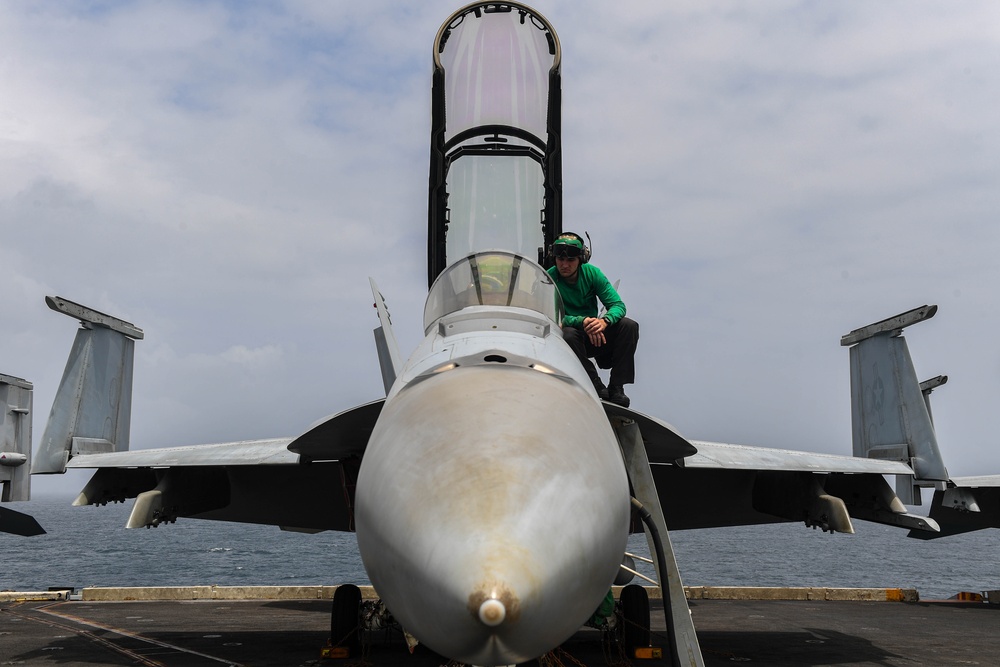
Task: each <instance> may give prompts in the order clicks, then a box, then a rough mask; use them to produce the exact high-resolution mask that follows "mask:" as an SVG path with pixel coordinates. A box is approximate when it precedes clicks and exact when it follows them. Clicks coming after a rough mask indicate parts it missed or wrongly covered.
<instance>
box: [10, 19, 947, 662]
mask: <svg viewBox="0 0 1000 667" xmlns="http://www.w3.org/2000/svg"><path fill="white" fill-rule="evenodd" d="M560 61H561V48H560V44H559V39H558V37H557V35H556V33H555V31H554V29H553V28H552V26H551V24H550V23H549V22H548V21H547V20H546V19H545V18H544V17H543V16H541V14H539V13H538V12H537V11H535V10H534V9H531V8H530V7H527V6H525V5H522V4H519V3H514V2H503V3H496V2H477V3H474V4H472V5H469V6H467V7H464V8H463V9H460V10H459V11H457V12H455V13H454V14H453V15H451V16H450V17H448V19H447V20H446V21H445V22H444V24H443V25H442V26H441V28H440V30H439V31H438V33H437V35H436V37H435V39H434V46H433V79H432V127H431V153H430V178H429V207H428V209H429V215H428V221H429V228H428V284H429V291H428V295H427V300H426V305H425V308H424V318H423V328H424V336H425V337H424V339H423V342H421V343H420V345H419V346H418V347H417V349H416V350H415V351H414V352H413V353H412V354H411V355H410V356H409V358H408V359H407V360H406V361H405V362H404V361H403V356H402V355H401V353H400V350H399V348H398V345H397V343H396V338H395V335H394V333H393V329H392V323H391V321H390V317H389V313H388V309H387V308H386V304H385V300H384V299H383V296H382V294H381V292H380V291H379V289H378V288H377V287H376V286H375V283H374V281H373V282H372V284H371V286H372V292H373V296H374V300H375V305H376V308H377V313H378V319H379V326H378V328H377V329H376V330H375V342H376V348H377V350H378V356H379V362H380V370H381V374H382V378H383V382H384V386H385V391H386V395H385V397H384V398H379V399H378V400H374V401H372V402H369V403H366V404H363V405H359V406H356V407H353V408H350V409H347V410H343V411H340V412H337V413H336V414H333V415H331V416H329V417H326V418H324V419H321V420H319V421H318V422H316V423H315V424H314V425H313V426H311V427H309V428H308V429H305V430H304V431H303V432H302V433H301V434H299V435H298V436H296V437H288V438H278V439H270V440H259V441H244V442H230V443H219V444H207V445H201V446H193V447H175V448H167V449H139V450H131V451H130V450H129V421H130V414H131V391H132V372H133V350H134V344H135V341H136V340H140V339H142V338H143V336H144V332H143V331H142V330H141V329H139V328H138V327H136V326H135V325H133V324H131V323H129V322H125V321H123V320H120V319H118V318H115V317H113V316H110V315H107V314H104V313H100V312H98V311H95V310H93V309H90V308H87V307H86V306H82V305H80V304H77V303H74V302H72V301H69V300H68V299H64V298H62V297H49V298H47V299H46V301H47V303H48V305H49V307H50V308H52V309H53V310H55V311H57V312H60V313H63V314H66V315H68V316H71V317H73V318H75V319H78V320H80V322H81V323H82V328H81V329H80V330H79V331H78V332H77V338H76V341H75V342H74V345H73V348H72V350H71V352H70V356H69V361H68V362H67V366H66V370H65V373H64V375H63V379H62V382H61V384H60V387H59V390H58V393H57V396H56V399H55V402H54V405H53V408H52V411H51V415H50V418H49V421H48V424H47V426H46V428H45V432H44V434H43V436H42V439H41V443H40V446H39V448H38V451H37V452H35V455H34V457H33V460H32V461H31V472H32V473H33V474H57V473H62V472H65V471H66V470H67V469H75V468H89V469H95V470H96V472H95V474H94V475H93V477H92V478H91V480H90V481H89V482H88V483H87V485H86V487H85V488H84V489H83V491H82V492H81V493H80V495H79V497H78V498H77V499H76V501H75V503H74V504H76V505H93V504H98V505H103V504H105V503H108V502H124V501H126V500H128V499H132V498H134V499H135V503H134V505H133V508H132V512H131V515H130V517H129V519H128V524H127V525H128V527H129V528H141V527H149V526H159V525H162V524H165V523H171V522H174V521H176V520H178V519H179V518H197V519H206V520H218V521H237V522H248V523H259V524H270V525H276V526H281V527H282V528H287V529H294V530H297V531H307V532H308V531H323V530H338V531H354V532H356V533H357V539H358V547H359V550H360V554H361V558H362V560H363V562H364V566H365V569H366V571H367V573H368V576H369V577H370V580H371V582H372V583H373V584H374V586H375V589H376V590H377V591H378V594H379V595H380V596H381V598H382V600H383V602H384V604H385V607H386V608H387V609H388V610H389V612H390V613H391V616H392V618H393V619H394V620H395V621H396V622H398V623H399V624H400V625H401V626H402V627H403V628H405V629H406V631H407V632H408V633H410V634H411V635H412V636H414V637H416V638H417V639H418V640H419V641H420V642H422V643H424V644H426V645H427V646H428V647H430V648H431V649H433V650H434V651H436V652H438V653H440V654H442V655H444V656H447V657H448V658H451V659H454V660H458V661H461V662H465V663H469V664H476V665H510V664H515V663H520V662H524V661H527V660H530V659H534V658H537V657H538V656H541V655H543V654H545V653H546V652H548V651H551V650H553V649H555V648H556V647H558V646H559V645H560V644H561V643H562V642H563V641H564V640H566V639H567V638H568V637H570V636H571V635H572V634H573V633H574V632H576V631H577V630H578V629H579V628H580V627H581V625H582V624H584V623H585V622H587V621H588V619H589V618H590V617H591V616H592V614H593V613H594V611H595V609H597V608H598V607H599V606H600V604H601V602H602V600H604V599H605V597H606V595H607V593H608V591H609V589H610V587H611V585H612V583H613V582H614V581H615V580H616V578H618V577H619V575H620V574H621V573H622V572H623V562H626V561H628V556H627V555H626V553H625V549H626V541H627V538H628V536H629V534H630V532H638V531H641V530H645V532H646V533H647V536H648V538H649V540H650V544H651V552H652V553H655V554H657V559H656V566H657V567H656V569H657V571H658V579H659V581H660V584H661V586H662V587H663V588H664V597H665V599H667V600H669V601H670V602H669V604H667V605H666V608H667V611H668V616H669V618H670V620H669V622H668V630H669V637H670V639H671V641H670V646H669V647H668V651H667V657H668V658H669V659H670V662H671V663H672V664H690V665H699V664H703V661H702V658H701V653H700V649H699V647H698V643H697V637H696V635H695V632H694V628H693V626H692V625H691V620H690V615H689V614H688V613H687V606H686V602H685V601H684V594H683V590H682V588H681V578H680V575H679V573H678V572H677V568H676V563H675V562H674V561H673V557H672V552H671V550H670V545H669V536H668V533H667V526H669V527H670V529H689V528H700V527H711V526H734V525H745V524H761V523H772V522H783V521H795V522H802V523H804V524H805V525H807V526H812V527H820V528H822V529H824V530H829V531H841V532H853V525H852V519H863V520H868V521H875V522H880V523H886V524H890V525H897V526H901V527H906V528H909V529H911V530H912V531H915V532H920V533H934V532H935V531H937V530H938V526H937V525H936V523H935V522H934V521H933V520H931V519H928V518H926V517H921V516H915V515H911V514H909V513H908V512H907V511H906V508H905V507H904V505H903V503H902V502H901V501H900V498H899V497H898V496H897V493H895V492H893V490H892V489H891V488H890V486H889V485H888V483H887V482H886V481H885V477H884V476H887V475H894V476H896V478H897V482H898V488H899V489H900V491H899V492H900V493H902V494H905V495H906V496H907V499H908V500H913V496H914V493H913V489H914V485H916V486H918V487H919V486H926V485H939V486H942V485H946V484H947V483H948V474H947V470H946V469H945V468H944V466H943V464H942V463H941V456H940V453H939V452H938V448H937V443H936V441H935V440H934V438H933V424H932V423H931V420H930V416H929V410H928V407H927V403H926V402H925V400H924V395H923V394H922V393H921V389H920V386H919V384H917V383H916V379H915V375H914V374H913V371H912V364H911V363H910V361H909V353H908V352H907V351H906V347H905V342H904V341H903V339H902V337H901V336H900V335H899V334H900V332H901V331H902V329H903V327H905V326H908V325H909V324H912V323H914V322H916V321H919V320H921V319H925V318H926V317H929V316H930V315H932V314H933V312H930V311H931V309H930V308H926V307H925V308H923V309H917V311H912V312H911V313H906V314H904V315H902V316H899V317H897V318H892V319H890V320H887V321H885V322H882V323H878V324H876V325H872V326H871V327H867V328H865V329H861V330H857V331H855V332H852V334H853V335H849V337H846V338H845V340H847V341H848V342H847V343H845V344H849V345H851V346H852V368H856V369H857V372H856V374H857V381H856V386H854V388H853V389H852V391H853V392H854V394H855V399H856V400H855V402H856V406H855V421H856V424H855V452H854V454H855V455H854V456H834V455H828V454H817V453H808V452H796V451H786V450H777V449H766V448H760V447H748V446H740V445H732V444H720V443H709V442H701V441H695V440H688V439H687V438H685V437H683V436H682V435H681V434H679V433H678V432H677V431H676V429H674V428H673V427H671V426H670V425H669V424H667V423H666V422H664V421H661V420H660V419H657V418H656V417H653V416H649V415H646V414H643V413H641V412H638V411H635V410H630V409H626V408H623V407H620V406H618V405H615V404H612V403H608V402H603V401H601V399H600V397H599V396H598V394H597V393H596V391H595V389H594V387H593V384H592V383H591V381H590V380H589V379H588V377H587V374H586V373H585V371H584V369H583V368H582V366H581V365H580V363H579V361H578V360H577V358H576V357H575V355H574V353H573V352H572V351H571V350H570V348H569V347H568V345H567V344H566V343H565V342H564V341H563V339H562V334H561V327H560V324H561V320H562V317H563V314H564V313H563V306H562V303H561V300H560V297H559V293H558V291H557V289H556V287H555V285H554V284H553V282H552V280H551V279H550V278H549V275H548V274H547V273H546V271H545V266H546V265H547V264H548V263H550V261H551V260H550V258H549V256H548V248H549V247H550V246H551V244H552V242H553V240H554V239H555V238H556V236H558V235H559V234H560V233H561V232H562V173H561V143H560V137H561V118H560V99H561V97H560V91H561V77H560ZM855 357H857V359H858V360H857V361H855ZM852 377H853V376H852ZM0 379H2V380H3V383H4V384H0V387H10V388H15V387H17V388H18V391H19V392H22V391H26V389H25V388H24V386H23V385H24V383H23V381H21V384H18V383H17V382H16V381H11V380H8V379H7V377H6V376H3V377H0ZM873 387H874V389H873ZM6 391H7V394H8V395H9V396H10V397H13V396H14V394H15V392H14V391H13V390H12V389H7V390H6ZM17 400H18V401H21V402H20V403H15V402H14V399H13V398H8V410H7V414H8V415H10V414H15V415H23V414H25V408H24V407H23V396H20V394H19V395H18V398H17ZM12 406H13V407H12ZM18 406H22V407H18ZM904 413H905V415H906V419H905V420H904V422H900V424H901V425H898V427H894V428H888V427H884V425H885V424H888V423H890V422H893V421H894V420H896V421H898V420H899V415H900V414H904ZM16 420H19V421H17V423H18V424H20V423H22V422H23V417H16ZM14 421H15V420H12V419H9V420H7V421H5V422H4V427H5V430H4V431H3V433H4V434H5V439H4V446H3V448H2V449H3V450H4V451H8V450H9V451H11V452H12V454H13V455H12V457H11V459H10V460H11V462H12V463H13V465H14V466H15V467H10V468H7V467H0V473H2V474H3V475H4V476H0V480H3V481H4V483H5V487H4V489H5V495H4V500H8V499H9V500H16V499H20V498H24V497H26V485H27V478H26V475H25V474H24V471H25V470H26V468H25V466H23V465H20V464H23V463H24V462H25V461H27V458H28V456H30V449H29V450H28V451H27V452H26V453H25V451H24V435H23V434H24V430H23V429H22V430H20V431H17V434H18V435H17V436H16V437H14V436H11V437H8V436H7V435H6V434H7V433H11V434H13V433H14V431H13V429H12V428H8V425H9V424H12V423H14ZM17 428H22V427H20V426H18V427H17ZM15 440H16V442H17V443H19V444H18V445H17V447H19V448H20V449H15V446H14V445H13V444H11V446H10V447H8V446H7V444H8V441H11V442H13V441H15ZM28 445H29V447H30V436H29V437H28ZM19 452H20V453H19ZM4 465H5V466H7V465H9V464H4ZM19 465H20V467H16V466H19ZM9 470H13V471H15V472H14V474H10V473H9ZM706 489H710V490H711V492H706ZM11 492H12V494H11ZM917 495H919V494H917ZM8 516H9V515H6V514H5V515H0V520H2V521H4V522H5V524H4V525H3V527H4V528H5V529H6V528H8V525H7V523H6V522H7V520H8ZM21 532H30V530H28V531H25V530H22V531H21ZM342 589H343V591H344V593H343V594H341V590H338V594H337V598H335V600H334V608H333V614H332V624H333V632H332V635H333V638H334V640H336V641H339V640H340V639H342V638H345V637H354V638H355V639H354V640H355V641H356V636H357V634H356V631H357V625H358V598H357V594H356V592H354V593H352V592H351V591H352V589H351V588H350V587H342ZM638 590H639V591H642V589H641V588H639V589H638ZM644 595H645V593H644V592H641V593H636V592H635V589H632V591H630V592H629V593H628V594H627V595H623V596H622V598H623V600H622V602H623V606H626V607H629V609H631V611H629V610H626V614H630V615H633V618H632V619H631V620H635V618H642V616H643V614H642V611H641V607H642V606H643V605H645V604H646V603H645V600H644ZM636 609H639V611H636ZM645 618H646V621H645V622H646V623H647V625H648V608H646V610H645ZM341 635H343V637H341ZM633 643H634V642H633ZM631 648H636V647H631Z"/></svg>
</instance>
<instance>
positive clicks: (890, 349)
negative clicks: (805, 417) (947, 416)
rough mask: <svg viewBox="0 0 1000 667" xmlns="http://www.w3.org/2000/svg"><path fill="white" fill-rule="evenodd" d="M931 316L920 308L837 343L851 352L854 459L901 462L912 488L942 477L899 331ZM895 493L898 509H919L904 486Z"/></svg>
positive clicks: (933, 437) (945, 473) (921, 393)
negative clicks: (911, 476)
mask: <svg viewBox="0 0 1000 667" xmlns="http://www.w3.org/2000/svg"><path fill="white" fill-rule="evenodd" d="M936 312H937V306H921V307H920V308H915V309H913V310H910V311H908V312H905V313H902V314H900V315H896V316H895V317H890V318H889V319H886V320H882V321H881V322H876V323H875V324H871V325H869V326H867V327H863V328H861V329H856V330H854V331H852V332H851V333H849V334H847V335H846V336H844V337H843V338H841V341H840V344H841V345H845V346H847V345H850V346H852V347H851V421H852V425H853V440H854V455H855V456H860V457H864V458H877V459H888V460H895V461H903V462H905V463H907V464H909V465H910V466H911V467H912V468H913V470H914V473H915V477H914V480H913V481H914V482H917V483H919V482H922V481H930V482H935V481H946V480H947V479H948V471H947V469H946V468H945V466H944V461H943V460H942V458H941V453H940V451H939V450H938V444H937V436H936V434H935V432H934V424H933V422H932V420H931V416H930V410H929V406H928V402H927V400H926V399H925V393H924V389H923V388H922V387H921V385H920V383H919V382H918V381H917V375H916V372H915V371H914V369H913V361H912V360H911V359H910V352H909V350H908V349H907V346H906V339H905V338H903V336H901V335H900V334H901V333H902V331H903V328H904V327H907V326H909V325H911V324H916V323H917V322H923V321H924V320H927V319H930V318H931V317H934V314H935V313H936ZM938 384H940V383H938ZM934 386H937V385H934ZM932 388H933V387H928V388H927V392H928V393H929V390H930V389H932ZM900 481H902V480H900ZM900 492H902V493H900ZM897 493H899V495H900V499H901V500H903V502H904V503H907V504H920V501H919V494H914V493H913V488H912V486H911V485H910V484H909V483H907V484H906V485H905V486H900V488H898V490H897Z"/></svg>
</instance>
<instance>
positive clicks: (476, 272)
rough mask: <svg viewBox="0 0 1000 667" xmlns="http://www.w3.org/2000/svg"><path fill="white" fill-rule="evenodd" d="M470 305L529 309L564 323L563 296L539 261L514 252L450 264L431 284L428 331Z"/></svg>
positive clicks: (496, 252) (492, 253) (491, 253)
mask: <svg viewBox="0 0 1000 667" xmlns="http://www.w3.org/2000/svg"><path fill="white" fill-rule="evenodd" d="M470 306H505V307H512V308H526V309H528V310H533V311H535V312H538V313H541V314H542V315H544V316H545V317H547V318H548V319H550V320H552V322H554V323H555V324H556V326H559V325H561V323H562V318H563V315H564V310H563V304H562V299H561V298H560V296H559V290H557V289H556V286H555V284H554V283H553V282H552V278H551V277H550V276H549V274H548V273H546V272H545V269H543V268H542V267H541V266H539V265H538V264H535V263H534V262H532V261H530V260H527V259H525V258H523V257H521V256H519V255H515V254H514V253H512V252H506V251H502V250H493V251H486V252H478V253H474V254H471V255H469V256H468V257H466V258H464V259H462V260H459V261H458V262H455V263H454V264H452V265H451V266H450V267H448V268H447V269H446V270H445V271H444V272H443V273H442V274H441V275H440V276H438V279H437V280H436V281H434V284H433V285H432V286H431V289H430V293H429V294H428V295H427V304H426V305H425V306H424V330H425V331H429V330H430V328H431V327H432V326H434V323H435V322H437V321H438V320H439V319H441V318H442V317H444V316H445V315H450V314H451V313H454V312H457V311H459V310H462V309H463V308H468V307H470Z"/></svg>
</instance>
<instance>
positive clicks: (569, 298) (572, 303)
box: [549, 264, 625, 329]
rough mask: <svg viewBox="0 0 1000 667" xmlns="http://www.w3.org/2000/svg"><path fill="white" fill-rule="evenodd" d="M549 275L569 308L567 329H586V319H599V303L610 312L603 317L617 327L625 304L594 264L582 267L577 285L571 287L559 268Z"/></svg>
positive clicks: (564, 322) (565, 322) (578, 274)
mask: <svg viewBox="0 0 1000 667" xmlns="http://www.w3.org/2000/svg"><path fill="white" fill-rule="evenodd" d="M549 275H550V276H552V280H553V281H554V282H555V284H556V287H557V288H558V289H559V295H560V296H561V297H562V300H563V305H564V306H565V307H566V317H564V318H563V326H564V327H576V328H577V329H581V328H583V320H584V319H586V318H588V317H597V300H598V299H600V301H601V303H603V304H604V307H605V308H607V309H608V312H607V314H606V315H605V316H604V318H605V319H606V320H607V321H608V324H609V325H610V324H615V323H616V322H618V320H620V319H621V318H623V317H625V302H624V301H622V298H621V297H620V296H618V292H617V291H615V288H614V286H613V285H612V284H611V282H610V281H609V280H608V279H607V277H606V276H605V275H604V272H603V271H601V270H600V269H599V268H597V267H596V266H594V265H593V264H581V265H580V270H579V271H578V272H577V274H576V276H577V278H576V284H574V285H570V284H569V283H568V282H566V281H565V280H563V278H562V276H560V275H559V270H558V269H557V268H556V267H554V266H553V267H552V268H550V269H549Z"/></svg>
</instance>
